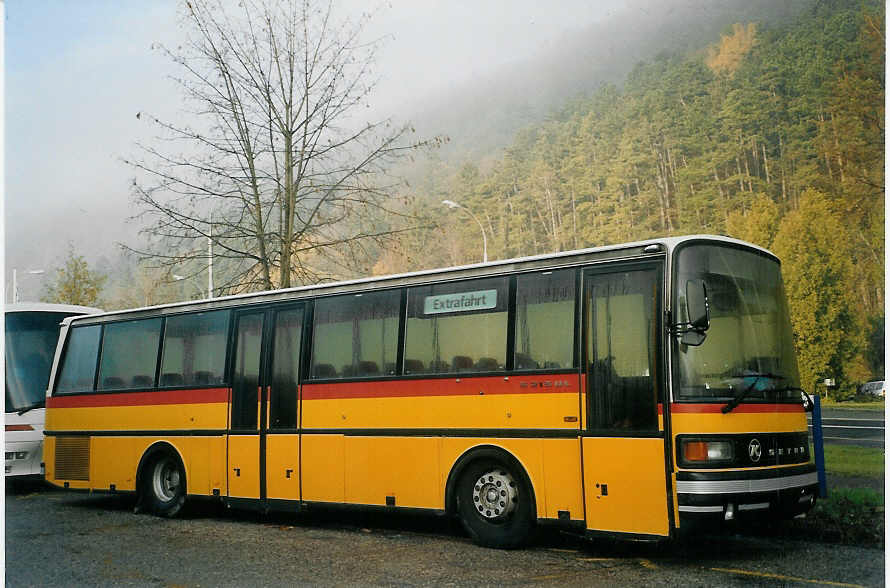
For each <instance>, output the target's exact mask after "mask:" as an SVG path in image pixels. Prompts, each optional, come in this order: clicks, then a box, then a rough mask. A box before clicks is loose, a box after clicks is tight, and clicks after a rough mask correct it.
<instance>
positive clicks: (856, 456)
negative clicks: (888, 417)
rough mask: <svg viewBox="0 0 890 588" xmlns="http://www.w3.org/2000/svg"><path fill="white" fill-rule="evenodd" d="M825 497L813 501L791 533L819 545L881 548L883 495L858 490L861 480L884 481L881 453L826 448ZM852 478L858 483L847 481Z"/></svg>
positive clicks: (844, 446)
mask: <svg viewBox="0 0 890 588" xmlns="http://www.w3.org/2000/svg"><path fill="white" fill-rule="evenodd" d="M825 471H826V474H827V477H828V497H827V498H823V499H821V500H818V501H816V505H815V506H814V507H813V509H812V510H811V511H810V512H809V513H807V515H806V518H803V519H795V520H794V521H793V523H792V530H793V531H796V532H800V533H801V534H803V535H806V536H807V537H810V538H812V539H816V540H820V541H828V542H834V543H845V544H854V545H864V546H867V547H878V548H881V549H883V548H884V495H883V494H882V493H881V492H879V491H877V490H875V489H873V488H862V487H851V486H853V485H856V486H861V485H862V478H870V479H873V480H880V481H883V479H884V450H883V449H877V448H871V447H857V446H854V445H826V446H825ZM851 477H855V478H858V479H852V480H851V479H850V478H851Z"/></svg>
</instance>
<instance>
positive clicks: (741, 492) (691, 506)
mask: <svg viewBox="0 0 890 588" xmlns="http://www.w3.org/2000/svg"><path fill="white" fill-rule="evenodd" d="M818 491H819V482H818V479H817V475H816V467H815V466H814V465H812V464H806V465H803V466H796V467H791V468H769V469H760V470H736V471H729V472H690V471H681V472H677V502H678V506H679V510H680V516H681V517H684V518H701V517H706V518H716V517H720V518H723V519H724V520H733V519H735V518H737V517H745V516H749V515H765V516H771V517H780V518H790V517H793V516H796V515H798V514H800V513H803V512H806V511H808V510H809V509H810V507H812V506H813V503H814V502H815V499H816V496H817V495H818Z"/></svg>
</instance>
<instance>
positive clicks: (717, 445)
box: [679, 439, 735, 466]
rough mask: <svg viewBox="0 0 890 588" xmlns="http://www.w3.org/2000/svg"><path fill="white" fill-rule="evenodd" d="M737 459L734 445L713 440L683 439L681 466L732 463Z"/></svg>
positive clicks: (681, 443) (680, 454)
mask: <svg viewBox="0 0 890 588" xmlns="http://www.w3.org/2000/svg"><path fill="white" fill-rule="evenodd" d="M733 457H735V455H734V452H733V448H732V443H730V442H729V441H717V440H713V439H681V440H680V451H679V458H680V464H681V465H691V466H703V465H710V464H714V465H719V464H721V463H724V464H725V463H731V462H732V460H733Z"/></svg>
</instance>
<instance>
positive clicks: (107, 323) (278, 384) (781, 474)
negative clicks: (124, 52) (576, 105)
mask: <svg viewBox="0 0 890 588" xmlns="http://www.w3.org/2000/svg"><path fill="white" fill-rule="evenodd" d="M798 386H799V383H798V373H797V364H796V359H795V356H794V350H793V345H792V335H791V326H790V322H789V317H788V309H787V305H786V301H785V296H784V291H783V286H782V280H781V272H780V265H779V260H778V259H777V258H776V257H775V256H774V255H772V254H771V253H769V252H768V251H765V250H763V249H760V248H757V247H754V246H752V245H749V244H746V243H743V242H740V241H736V240H732V239H728V238H725V237H714V236H691V237H683V238H666V239H658V240H652V241H646V242H638V243H630V244H624V245H616V246H608V247H598V248H593V249H586V250H581V251H573V252H566V253H559V254H554V255H542V256H537V257H529V258H522V259H514V260H507V261H496V262H492V263H485V264H478V265H470V266H464V267H457V268H449V269H442V270H434V271H423V272H415V273H408V274H403V275H398V276H390V277H379V278H370V279H363V280H355V281H348V282H340V283H332V284H323V285H316V286H310V287H301V288H293V289H288V290H280V291H273V292H262V293H257V294H246V295H238V296H230V297H226V298H219V299H213V300H204V301H198V302H188V303H182V304H170V305H165V306H158V307H153V308H145V309H137V310H128V311H121V312H109V313H105V314H100V315H94V316H86V317H76V318H72V319H68V320H66V322H65V323H64V325H63V328H62V333H61V336H60V341H59V346H58V350H57V353H56V358H55V361H54V369H53V377H52V380H51V382H50V389H49V391H48V394H49V397H48V399H47V413H46V429H45V432H46V436H47V437H46V443H45V454H44V461H45V466H46V477H47V479H48V480H49V481H50V482H51V483H53V484H55V485H57V486H62V487H64V488H71V489H78V490H88V491H106V492H107V491H111V492H133V493H135V494H136V495H137V496H138V499H137V500H138V502H137V504H138V508H140V509H144V510H147V511H150V512H153V513H155V514H157V515H161V516H173V515H175V514H176V513H177V512H178V511H179V510H180V508H181V506H182V504H183V501H184V500H185V499H186V497H189V496H205V497H218V498H219V499H220V500H222V501H224V502H225V503H227V504H228V505H230V506H235V507H248V508H258V509H261V510H269V509H275V510H291V511H296V510H300V509H305V508H312V507H314V506H319V505H352V506H363V507H368V508H380V509H384V510H403V509H407V510H421V511H428V512H435V513H440V514H450V515H454V516H456V517H458V518H459V519H460V520H461V521H462V523H463V525H464V527H465V528H466V530H467V532H468V533H469V535H470V536H471V537H472V538H473V539H474V540H475V541H476V542H477V543H479V544H481V545H486V546H494V547H504V548H510V547H516V546H519V545H522V544H523V543H524V542H526V541H527V540H528V538H529V537H530V536H531V534H532V532H533V531H534V529H535V527H536V525H544V524H552V525H558V526H562V527H564V528H566V529H568V530H576V531H578V532H581V533H587V534H591V535H596V534H609V535H617V536H620V537H626V538H633V539H646V538H648V539H656V538H668V537H671V536H673V535H674V534H675V533H677V532H678V531H679V530H680V529H681V527H683V526H685V525H686V524H687V523H688V522H690V521H692V520H694V519H696V518H719V519H721V520H731V519H743V518H745V517H748V516H751V515H761V516H768V517H788V516H793V515H796V514H798V513H801V512H804V511H806V510H807V509H809V508H810V507H811V505H812V504H813V501H814V499H815V496H816V489H817V479H816V472H815V467H814V466H813V465H812V463H811V460H810V455H809V444H808V440H807V422H806V414H805V406H804V401H803V400H802V397H801V390H800V388H799V387H798Z"/></svg>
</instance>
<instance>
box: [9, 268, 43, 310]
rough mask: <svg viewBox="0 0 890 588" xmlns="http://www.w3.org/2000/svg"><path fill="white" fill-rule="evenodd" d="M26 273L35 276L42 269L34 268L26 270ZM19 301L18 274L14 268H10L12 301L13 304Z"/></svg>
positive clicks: (40, 272)
mask: <svg viewBox="0 0 890 588" xmlns="http://www.w3.org/2000/svg"><path fill="white" fill-rule="evenodd" d="M25 273H26V274H28V275H32V276H37V275H40V274H42V273H43V270H42V269H35V270H26V271H25ZM18 301H19V282H18V274H17V272H16V269H15V268H12V302H13V304H15V303H16V302H18Z"/></svg>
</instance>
